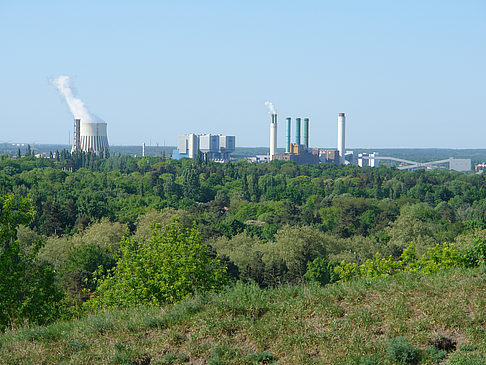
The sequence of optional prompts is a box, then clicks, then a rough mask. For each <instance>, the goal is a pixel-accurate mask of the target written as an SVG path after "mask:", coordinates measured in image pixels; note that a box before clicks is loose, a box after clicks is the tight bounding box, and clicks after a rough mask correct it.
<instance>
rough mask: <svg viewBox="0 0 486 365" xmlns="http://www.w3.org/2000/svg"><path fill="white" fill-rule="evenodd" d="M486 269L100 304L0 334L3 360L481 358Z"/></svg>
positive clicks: (485, 352)
mask: <svg viewBox="0 0 486 365" xmlns="http://www.w3.org/2000/svg"><path fill="white" fill-rule="evenodd" d="M484 308H486V272H485V270H484V269H455V270H449V271H441V272H438V273H436V274H432V275H425V276H423V275H419V274H405V273H401V274H399V275H396V276H393V277H387V278H381V279H376V280H373V281H368V280H366V279H357V280H354V281H351V282H349V283H343V284H341V283H336V284H331V285H328V286H325V287H319V286H280V287H279V288H275V289H260V288H258V287H257V286H255V285H251V284H243V283H237V284H236V285H234V286H231V287H229V288H228V289H226V290H225V291H223V292H221V293H219V294H212V295H199V296H197V295H196V296H194V297H191V298H189V299H186V300H184V301H182V302H180V303H178V304H175V305H168V306H162V307H136V308H132V309H127V310H110V311H108V310H105V311H100V312H98V313H96V314H91V315H88V316H85V317H83V318H81V319H78V320H71V321H65V322H57V323H55V324H52V325H49V326H46V327H36V326H27V327H23V328H19V329H16V330H9V331H6V332H5V333H4V334H2V335H0V363H2V364H15V363H19V364H20V363H22V364H27V363H45V364H54V363H72V364H93V363H113V364H149V363H150V364H169V363H174V364H181V363H201V364H202V363H211V364H231V363H234V364H259V363H279V364H314V363H323V364H394V363H412V364H413V363H420V364H435V363H439V362H441V363H447V364H478V365H479V364H484V363H485V362H486V331H485V325H486V312H485V310H484Z"/></svg>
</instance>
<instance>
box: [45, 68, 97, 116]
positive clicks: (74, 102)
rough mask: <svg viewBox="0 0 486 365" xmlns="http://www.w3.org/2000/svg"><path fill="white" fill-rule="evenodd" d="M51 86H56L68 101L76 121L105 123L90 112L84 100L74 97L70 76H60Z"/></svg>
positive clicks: (53, 80)
mask: <svg viewBox="0 0 486 365" xmlns="http://www.w3.org/2000/svg"><path fill="white" fill-rule="evenodd" d="M51 84H52V85H54V86H55V87H56V88H57V90H58V91H59V93H60V94H61V95H62V96H63V97H64V99H65V100H66V104H67V105H68V107H69V110H71V113H72V114H73V116H74V118H75V119H81V121H82V122H83V123H101V122H103V121H102V120H101V119H100V118H98V117H97V116H96V115H94V114H92V113H90V112H89V110H88V109H87V108H86V106H85V105H84V103H83V102H82V100H80V99H78V98H77V97H75V96H74V93H73V90H72V89H71V84H70V82H69V76H59V77H58V78H56V79H52V80H51Z"/></svg>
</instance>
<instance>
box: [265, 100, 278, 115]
mask: <svg viewBox="0 0 486 365" xmlns="http://www.w3.org/2000/svg"><path fill="white" fill-rule="evenodd" d="M265 106H266V107H267V108H268V114H277V111H276V110H275V107H274V106H273V104H272V103H271V102H270V101H268V100H267V101H266V102H265Z"/></svg>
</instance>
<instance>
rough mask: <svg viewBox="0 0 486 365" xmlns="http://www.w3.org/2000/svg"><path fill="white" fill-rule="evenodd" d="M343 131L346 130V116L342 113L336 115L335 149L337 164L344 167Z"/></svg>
mask: <svg viewBox="0 0 486 365" xmlns="http://www.w3.org/2000/svg"><path fill="white" fill-rule="evenodd" d="M345 129H346V115H345V114H344V113H339V115H338V140H337V149H338V152H339V162H340V164H341V165H344V154H345V152H346V146H345V138H344V137H345V133H346V132H345Z"/></svg>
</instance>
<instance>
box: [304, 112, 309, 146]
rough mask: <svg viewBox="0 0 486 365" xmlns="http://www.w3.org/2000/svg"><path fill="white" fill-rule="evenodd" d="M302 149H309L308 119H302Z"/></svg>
mask: <svg viewBox="0 0 486 365" xmlns="http://www.w3.org/2000/svg"><path fill="white" fill-rule="evenodd" d="M303 144H304V148H305V149H306V150H307V149H308V148H309V118H304V143H303Z"/></svg>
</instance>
